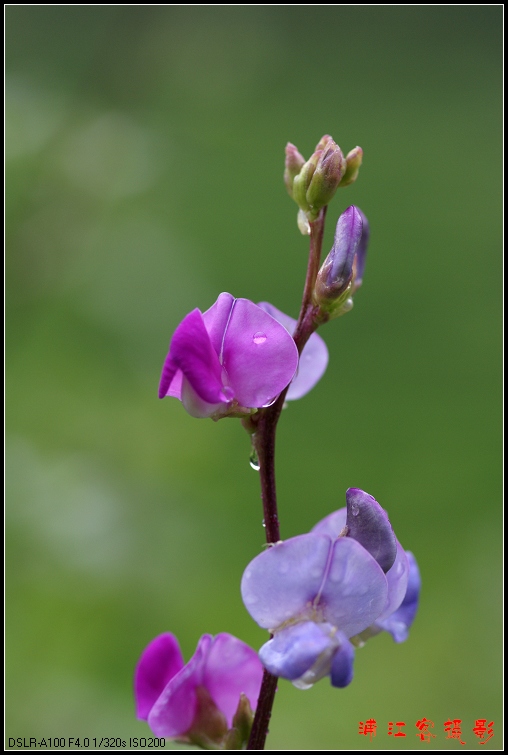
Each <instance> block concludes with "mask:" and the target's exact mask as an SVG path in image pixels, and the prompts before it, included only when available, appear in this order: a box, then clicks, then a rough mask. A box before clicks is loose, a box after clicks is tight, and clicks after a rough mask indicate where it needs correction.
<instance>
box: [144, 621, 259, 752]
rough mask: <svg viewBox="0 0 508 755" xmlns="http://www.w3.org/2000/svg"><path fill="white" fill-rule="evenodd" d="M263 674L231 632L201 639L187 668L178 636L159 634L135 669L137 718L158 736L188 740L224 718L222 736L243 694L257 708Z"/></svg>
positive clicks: (247, 650) (205, 636)
mask: <svg viewBox="0 0 508 755" xmlns="http://www.w3.org/2000/svg"><path fill="white" fill-rule="evenodd" d="M262 675H263V668H262V666H261V663H260V662H259V659H258V656H257V653H256V652H255V651H254V650H252V649H251V648H250V647H249V646H248V645H246V644H245V643H243V642H241V640H238V639H237V638H236V637H233V636H232V635H230V634H225V633H221V634H218V635H216V636H215V637H212V636H211V635H209V634H205V635H203V636H202V637H201V639H200V640H199V642H198V646H197V648H196V652H195V653H194V655H193V656H192V658H191V659H190V661H189V662H188V663H187V664H185V663H184V660H183V657H182V653H181V651H180V647H179V645H178V640H177V639H176V637H175V636H174V635H173V634H170V633H169V632H168V633H166V634H161V635H159V636H158V637H156V638H155V639H154V640H152V642H151V643H150V644H149V645H148V647H147V648H146V649H145V650H144V651H143V653H142V655H141V658H140V660H139V663H138V665H137V667H136V673H135V677H134V696H135V701H136V714H137V717H138V718H141V719H142V720H145V721H148V724H149V726H150V728H151V729H152V731H153V733H154V734H155V736H157V737H179V738H187V739H189V740H192V738H193V734H194V733H197V734H199V735H201V734H202V733H203V731H205V732H207V729H208V731H209V730H210V727H212V728H213V729H215V728H216V723H217V716H219V718H221V717H223V718H224V729H223V733H225V731H226V727H227V728H231V725H232V721H233V716H234V714H235V712H236V710H237V708H238V704H239V701H240V695H241V694H242V693H243V694H244V695H246V696H247V698H248V700H249V702H250V705H251V707H252V708H255V707H256V703H257V699H258V695H259V689H260V686H261V678H262ZM203 702H205V703H206V704H205V705H204V706H203ZM207 719H208V720H207Z"/></svg>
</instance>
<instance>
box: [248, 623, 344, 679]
mask: <svg viewBox="0 0 508 755" xmlns="http://www.w3.org/2000/svg"><path fill="white" fill-rule="evenodd" d="M324 626H325V627H328V625H326V624H325V625H324ZM334 644H335V643H334V642H333V641H332V639H331V638H330V636H329V634H327V633H326V632H324V631H323V629H322V628H321V626H320V625H319V624H316V623H315V622H314V621H303V622H300V623H298V624H293V625H292V626H289V627H286V628H285V629H281V630H280V631H279V632H277V633H276V634H275V636H274V637H273V639H271V640H269V641H268V642H267V643H265V644H264V645H263V647H262V648H261V649H260V651H259V657H260V658H261V661H262V663H263V666H264V667H265V668H266V669H267V670H268V671H269V672H270V673H271V674H273V675H274V676H281V677H282V678H283V679H290V680H291V681H292V680H293V679H298V678H299V677H300V676H303V674H305V672H306V671H308V670H309V669H310V668H311V667H312V666H313V665H314V664H315V663H316V661H317V659H318V657H319V656H320V655H321V654H322V653H324V652H325V651H326V650H327V649H328V648H329V647H330V646H332V647H334Z"/></svg>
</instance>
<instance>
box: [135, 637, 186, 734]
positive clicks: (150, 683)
mask: <svg viewBox="0 0 508 755" xmlns="http://www.w3.org/2000/svg"><path fill="white" fill-rule="evenodd" d="M183 666H184V661H183V656H182V653H181V651H180V646H179V644H178V640H177V639H176V637H175V636H174V634H170V633H169V632H167V633H166V634H161V635H159V636H158V637H156V638H155V639H154V640H152V641H151V643H150V644H149V645H148V647H146V648H145V650H144V651H143V653H142V654H141V658H140V659H139V662H138V665H137V666H136V672H135V674H134V698H135V701H136V715H137V717H138V718H140V719H142V720H143V721H146V719H147V718H148V714H149V713H150V711H151V709H152V707H153V705H154V703H155V701H156V700H157V698H158V697H159V695H160V694H161V692H162V690H163V689H164V687H165V686H166V684H167V683H168V682H169V681H170V680H171V679H172V678H173V677H174V676H175V675H176V674H177V673H178V672H179V671H180V670H181V669H182V668H183Z"/></svg>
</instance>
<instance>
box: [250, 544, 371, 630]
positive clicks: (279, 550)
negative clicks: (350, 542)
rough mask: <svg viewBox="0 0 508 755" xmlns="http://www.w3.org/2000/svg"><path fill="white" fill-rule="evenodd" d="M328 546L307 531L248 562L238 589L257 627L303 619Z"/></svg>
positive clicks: (315, 590)
mask: <svg viewBox="0 0 508 755" xmlns="http://www.w3.org/2000/svg"><path fill="white" fill-rule="evenodd" d="M342 539H345V538H342ZM330 546H331V541H330V538H329V537H327V536H326V535H317V534H314V533H309V534H307V535H299V536H298V537H293V538H291V539H290V540H286V541H285V542H281V543H277V544H276V545H274V546H272V547H271V548H268V549H267V550H265V551H263V553H260V554H259V556H256V558H255V559H254V560H253V561H251V562H250V564H249V565H248V566H247V568H246V569H245V572H244V574H243V577H242V584H241V591H242V598H243V602H244V603H245V607H246V608H247V610H248V612H249V613H250V615H251V616H252V618H253V619H254V621H256V622H257V623H258V624H259V626H261V627H263V628H264V629H273V628H275V627H278V626H279V625H280V624H282V623H283V622H284V621H287V620H288V619H291V618H296V617H299V616H301V617H302V618H304V615H303V614H304V612H305V609H308V607H309V604H310V603H312V601H313V600H314V598H315V597H316V595H317V594H318V592H319V589H320V587H321V584H322V581H323V578H324V576H325V570H326V566H327V562H328V555H329V552H330ZM364 553H365V551H364ZM365 555H366V557H368V558H369V559H370V560H371V561H372V563H373V564H374V565H375V566H376V567H377V564H376V563H375V561H374V560H373V559H372V558H370V556H368V554H367V553H365ZM377 568H379V567H377ZM383 604H384V601H383ZM383 604H382V605H383ZM381 607H382V606H381ZM378 614H379V611H378V613H377V614H376V616H377V615H378ZM374 618H376V617H374ZM372 621H373V619H372ZM368 623H372V622H368Z"/></svg>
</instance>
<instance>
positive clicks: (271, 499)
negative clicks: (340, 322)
mask: <svg viewBox="0 0 508 755" xmlns="http://www.w3.org/2000/svg"><path fill="white" fill-rule="evenodd" d="M325 216H326V206H325V207H324V208H323V209H322V210H321V212H320V213H319V216H318V217H317V219H316V220H315V221H314V222H312V223H311V224H310V250H309V262H308V265H307V276H306V278H305V287H304V290H303V298H302V306H301V309H300V316H299V318H298V322H297V324H296V328H295V332H294V334H293V338H294V341H295V343H296V346H297V349H298V353H299V354H301V353H302V349H303V347H304V346H305V344H306V343H307V341H308V340H309V338H310V336H311V335H312V333H313V332H314V331H315V330H316V328H317V326H318V324H319V323H318V321H317V313H318V311H319V308H318V307H316V306H315V305H314V304H313V301H312V294H313V291H314V286H315V283H316V277H317V274H318V270H319V263H320V261H321V248H322V246H323V233H324V227H325ZM288 387H289V386H288ZM287 390H288V389H287V388H286V389H285V390H284V391H282V393H281V394H280V396H279V397H278V399H277V401H275V402H274V403H273V404H272V405H271V406H269V407H267V408H266V409H260V410H259V412H257V413H256V414H255V415H254V416H253V417H251V418H250V420H249V423H250V424H249V431H250V432H252V431H253V444H254V448H255V450H256V453H257V456H258V461H259V479H260V483H261V498H262V501H263V517H264V519H263V521H264V525H265V528H266V542H267V543H269V544H274V543H277V542H278V541H279V540H280V528H279V515H278V512H277V491H276V487H275V435H276V431H277V423H278V421H279V417H280V414H281V412H282V407H283V406H284V400H285V398H286V393H287ZM276 689H277V677H276V676H273V675H272V674H270V673H269V672H268V671H266V669H265V672H264V675H263V681H262V684H261V690H260V693H259V698H258V703H257V707H256V715H255V717H254V722H253V724H252V731H251V735H250V738H249V743H248V745H247V749H248V750H263V749H264V746H265V740H266V736H267V734H268V724H269V721H270V717H271V715H272V706H273V701H274V698H275V692H276Z"/></svg>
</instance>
